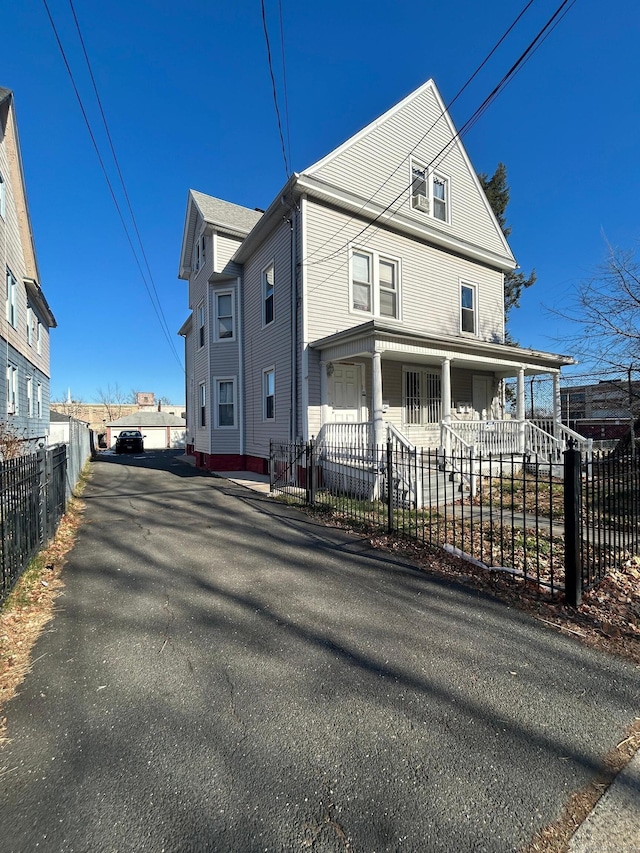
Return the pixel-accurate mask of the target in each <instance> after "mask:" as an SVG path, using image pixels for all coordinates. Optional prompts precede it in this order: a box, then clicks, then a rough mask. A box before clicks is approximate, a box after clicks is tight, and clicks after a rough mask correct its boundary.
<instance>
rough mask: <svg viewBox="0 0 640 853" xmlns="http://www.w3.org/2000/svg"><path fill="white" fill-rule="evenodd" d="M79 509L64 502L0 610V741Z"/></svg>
mask: <svg viewBox="0 0 640 853" xmlns="http://www.w3.org/2000/svg"><path fill="white" fill-rule="evenodd" d="M85 482H86V479H85V478H84V476H83V477H82V478H81V480H80V483H79V484H78V487H77V488H76V494H78V495H80V494H81V492H82V490H83V488H84V484H85ZM83 511H84V505H83V503H82V501H81V500H80V499H79V497H75V498H72V499H71V500H70V501H69V502H68V504H67V511H66V513H65V515H64V516H63V518H62V520H61V521H60V525H59V527H58V531H57V533H56V535H55V537H54V539H53V540H52V542H51V543H50V544H49V546H48V547H47V548H45V549H44V550H43V551H41V552H40V553H39V554H37V556H36V557H34V559H33V560H32V561H31V563H30V564H29V566H28V567H27V569H26V570H25V571H24V573H23V574H22V576H21V578H20V579H19V580H18V582H17V583H16V585H15V587H14V588H13V590H12V591H11V593H10V594H9V596H8V597H7V599H6V601H5V602H4V604H3V606H2V609H1V610H0V745H2V744H3V743H4V742H5V741H6V740H7V737H6V718H5V717H4V716H3V714H2V710H3V708H4V707H5V705H6V703H7V702H8V701H9V699H11V697H12V696H15V694H16V693H17V691H18V688H19V686H20V684H21V683H22V681H23V680H24V677H25V676H26V674H27V673H28V672H29V670H30V669H31V667H32V666H33V664H34V663H35V661H33V660H31V652H32V650H33V647H34V645H35V642H36V640H37V639H38V637H39V636H40V634H41V633H42V631H43V630H44V628H45V626H46V624H47V623H48V622H49V620H50V619H51V618H52V617H53V615H54V613H55V601H56V598H57V597H58V595H59V594H60V591H61V589H62V587H63V582H62V577H61V574H62V567H63V565H64V563H65V558H66V555H67V554H68V552H69V551H70V550H71V548H72V546H73V543H74V541H75V537H76V533H77V530H78V527H79V526H80V524H81V522H82V514H83Z"/></svg>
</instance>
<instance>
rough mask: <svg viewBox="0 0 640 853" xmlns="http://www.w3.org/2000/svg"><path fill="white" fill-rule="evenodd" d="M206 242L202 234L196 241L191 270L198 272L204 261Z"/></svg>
mask: <svg viewBox="0 0 640 853" xmlns="http://www.w3.org/2000/svg"><path fill="white" fill-rule="evenodd" d="M206 259H207V258H206V241H205V236H204V234H201V235H200V236H199V237H198V239H197V240H196V245H195V247H194V250H193V269H194V272H198V270H199V269H201V268H202V267H203V266H204V264H205V261H206Z"/></svg>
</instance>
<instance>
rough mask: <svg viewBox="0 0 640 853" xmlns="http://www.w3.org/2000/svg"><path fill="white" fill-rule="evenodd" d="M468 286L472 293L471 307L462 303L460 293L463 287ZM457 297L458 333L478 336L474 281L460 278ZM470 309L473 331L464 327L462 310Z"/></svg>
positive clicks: (476, 296)
mask: <svg viewBox="0 0 640 853" xmlns="http://www.w3.org/2000/svg"><path fill="white" fill-rule="evenodd" d="M465 287H466V288H468V289H469V290H470V291H471V293H472V294H473V308H471V309H470V308H465V307H464V306H463V304H462V293H463V288H465ZM459 299H460V334H461V335H469V336H470V337H471V336H473V337H477V336H478V285H477V284H476V283H475V282H472V281H467V280H466V279H462V278H461V279H460V290H459ZM465 311H471V312H472V316H473V331H471V332H470V331H469V330H467V329H465V328H464V322H463V317H464V312H465Z"/></svg>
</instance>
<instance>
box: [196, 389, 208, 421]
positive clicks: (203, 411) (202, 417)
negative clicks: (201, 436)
mask: <svg viewBox="0 0 640 853" xmlns="http://www.w3.org/2000/svg"><path fill="white" fill-rule="evenodd" d="M198 403H199V418H198V426H201V427H206V425H207V386H206V385H205V383H204V382H201V383H200V386H199V389H198Z"/></svg>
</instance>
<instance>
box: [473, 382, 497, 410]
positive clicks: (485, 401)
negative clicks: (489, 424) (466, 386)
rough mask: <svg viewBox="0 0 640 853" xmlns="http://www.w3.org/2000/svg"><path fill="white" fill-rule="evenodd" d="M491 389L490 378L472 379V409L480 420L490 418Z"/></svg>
mask: <svg viewBox="0 0 640 853" xmlns="http://www.w3.org/2000/svg"><path fill="white" fill-rule="evenodd" d="M492 389H493V381H492V379H491V377H490V376H474V377H473V408H474V409H475V412H476V414H477V415H478V417H479V418H481V420H487V419H488V418H491V402H492V396H493V394H492Z"/></svg>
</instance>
